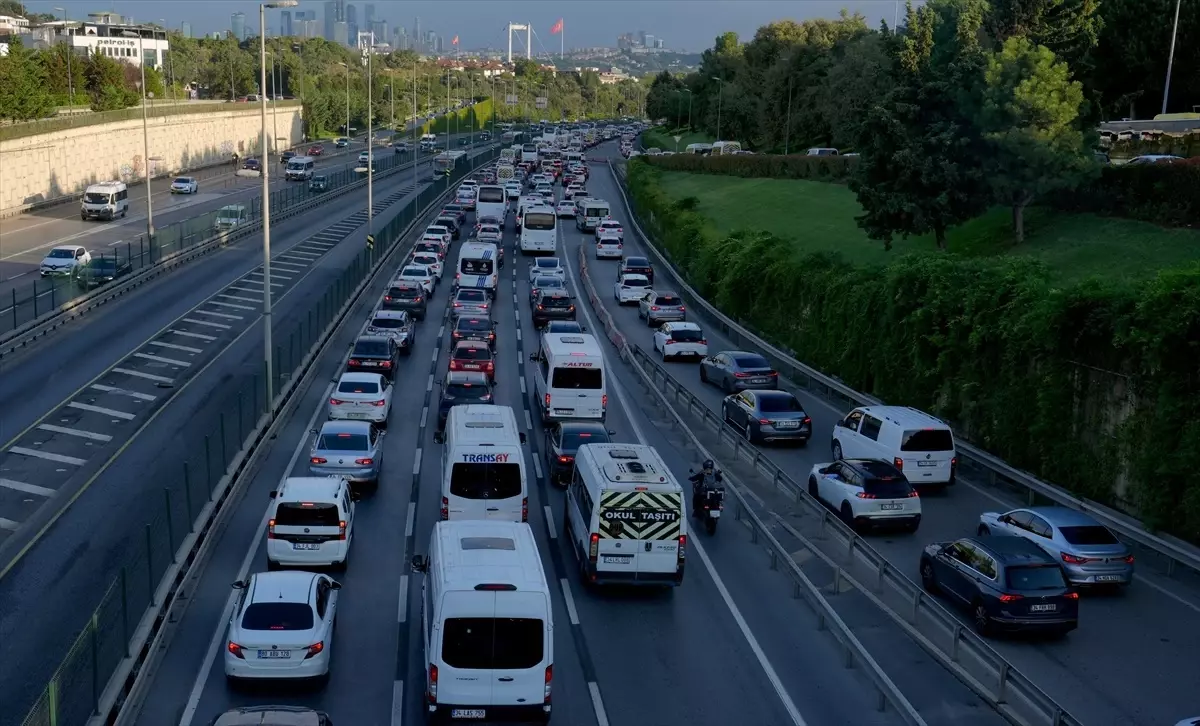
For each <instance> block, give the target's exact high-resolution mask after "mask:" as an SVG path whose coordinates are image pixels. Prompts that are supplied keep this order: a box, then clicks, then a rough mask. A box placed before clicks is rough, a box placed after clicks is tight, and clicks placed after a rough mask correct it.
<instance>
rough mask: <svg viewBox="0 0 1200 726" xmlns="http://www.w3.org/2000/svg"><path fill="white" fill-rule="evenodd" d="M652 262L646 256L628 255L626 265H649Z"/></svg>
mask: <svg viewBox="0 0 1200 726" xmlns="http://www.w3.org/2000/svg"><path fill="white" fill-rule="evenodd" d="M649 266H650V263H649V262H647V261H646V258H645V257H626V258H625V267H649Z"/></svg>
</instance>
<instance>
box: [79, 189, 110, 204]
mask: <svg viewBox="0 0 1200 726" xmlns="http://www.w3.org/2000/svg"><path fill="white" fill-rule="evenodd" d="M111 199H112V197H111V196H110V195H108V194H97V193H95V192H88V193H87V194H84V195H83V201H85V202H87V203H88V204H108V203H109V201H110V200H111Z"/></svg>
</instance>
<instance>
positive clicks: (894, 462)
mask: <svg viewBox="0 0 1200 726" xmlns="http://www.w3.org/2000/svg"><path fill="white" fill-rule="evenodd" d="M892 465H893V466H895V467H896V468H897V469H899V470H900V471H904V459H901V458H900V457H899V456H897V457H896V458H894V459H892Z"/></svg>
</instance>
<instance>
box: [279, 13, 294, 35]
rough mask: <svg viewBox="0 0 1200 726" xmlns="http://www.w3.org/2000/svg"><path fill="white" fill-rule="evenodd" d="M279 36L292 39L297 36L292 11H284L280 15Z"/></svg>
mask: <svg viewBox="0 0 1200 726" xmlns="http://www.w3.org/2000/svg"><path fill="white" fill-rule="evenodd" d="M279 34H280V35H282V36H284V37H285V38H290V37H292V36H293V35H295V34H296V32H295V29H294V28H293V27H292V11H291V10H284V11H283V12H281V13H280V14H279Z"/></svg>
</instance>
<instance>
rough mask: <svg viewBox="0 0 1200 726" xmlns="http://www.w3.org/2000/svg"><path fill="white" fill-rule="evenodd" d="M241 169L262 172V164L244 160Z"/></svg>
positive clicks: (253, 160)
mask: <svg viewBox="0 0 1200 726" xmlns="http://www.w3.org/2000/svg"><path fill="white" fill-rule="evenodd" d="M242 168H243V169H249V170H250V171H262V164H259V163H258V159H246V161H244V162H242Z"/></svg>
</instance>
